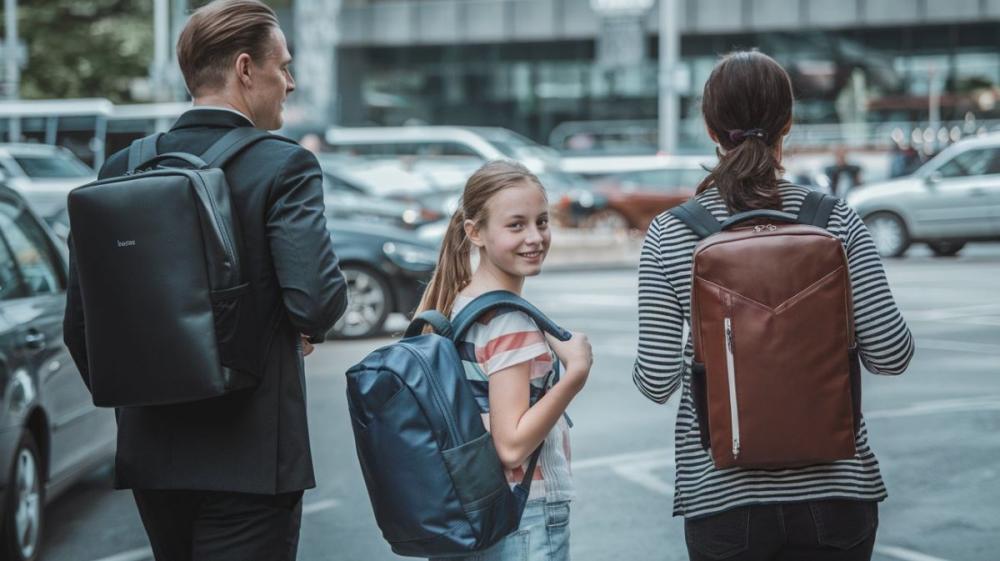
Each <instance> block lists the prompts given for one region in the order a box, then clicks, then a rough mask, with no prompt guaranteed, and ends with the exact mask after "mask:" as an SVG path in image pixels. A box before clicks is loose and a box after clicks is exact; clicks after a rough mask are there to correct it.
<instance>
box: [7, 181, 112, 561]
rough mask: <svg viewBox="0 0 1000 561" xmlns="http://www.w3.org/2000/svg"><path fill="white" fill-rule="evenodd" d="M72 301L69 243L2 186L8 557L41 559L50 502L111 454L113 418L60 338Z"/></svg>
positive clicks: (106, 459) (17, 560)
mask: <svg viewBox="0 0 1000 561" xmlns="http://www.w3.org/2000/svg"><path fill="white" fill-rule="evenodd" d="M65 303H66V252H65V245H64V244H62V243H61V242H59V241H58V240H57V239H56V238H54V237H53V235H52V233H51V231H50V230H49V229H48V228H47V227H46V226H45V225H44V223H43V222H42V221H41V220H40V219H39V218H38V217H37V215H36V214H35V213H34V212H32V211H31V210H29V209H28V205H27V203H26V202H25V200H24V198H23V197H22V196H21V195H19V194H18V193H17V192H15V191H14V190H12V189H9V188H6V187H0V391H2V392H3V401H2V406H0V483H2V485H0V489H2V493H0V495H2V496H0V499H2V503H0V504H2V505H3V509H2V513H0V516H2V525H0V528H2V532H0V550H2V553H0V557H2V558H3V559H11V560H16V561H26V560H34V559H37V558H38V555H39V549H40V547H41V540H42V529H43V527H44V520H43V510H42V507H43V506H44V504H45V503H46V501H48V500H51V499H52V498H54V497H56V496H57V495H58V494H59V493H61V492H62V491H64V490H65V489H67V488H68V487H69V486H70V485H71V484H72V483H74V482H75V481H77V480H78V479H80V478H81V477H82V476H84V475H87V474H88V473H89V472H91V471H93V470H94V469H95V468H97V467H100V466H104V465H107V464H108V463H109V462H110V460H111V458H112V457H113V455H114V450H115V435H116V427H115V418H114V415H113V413H112V412H111V410H108V409H98V408H96V407H94V406H93V404H92V401H91V397H90V392H88V391H87V388H86V386H85V385H84V383H83V380H82V379H81V377H80V373H79V372H78V371H77V369H76V366H75V365H74V363H73V360H72V358H71V357H70V355H69V351H68V350H67V348H66V346H65V345H64V344H63V329H62V318H63V311H64V309H65Z"/></svg>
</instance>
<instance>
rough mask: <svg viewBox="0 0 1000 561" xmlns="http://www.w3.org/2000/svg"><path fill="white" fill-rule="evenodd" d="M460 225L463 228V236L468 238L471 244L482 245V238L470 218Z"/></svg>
mask: <svg viewBox="0 0 1000 561" xmlns="http://www.w3.org/2000/svg"><path fill="white" fill-rule="evenodd" d="M462 225H463V227H464V228H465V237H467V238H469V241H470V242H472V245H474V246H476V247H483V240H482V238H480V237H479V228H478V227H477V226H476V223H475V222H473V221H472V220H466V221H465V222H464V223H463V224H462Z"/></svg>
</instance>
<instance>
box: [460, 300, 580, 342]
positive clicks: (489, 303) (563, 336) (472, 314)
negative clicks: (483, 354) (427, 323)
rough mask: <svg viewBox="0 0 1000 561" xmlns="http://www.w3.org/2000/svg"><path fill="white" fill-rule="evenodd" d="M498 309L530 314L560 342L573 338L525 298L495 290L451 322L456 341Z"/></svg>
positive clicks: (540, 327) (472, 303) (468, 306)
mask: <svg viewBox="0 0 1000 561" xmlns="http://www.w3.org/2000/svg"><path fill="white" fill-rule="evenodd" d="M498 308H513V309H515V310H518V311H521V312H524V313H526V314H528V316H529V317H531V319H532V320H534V322H535V323H536V324H537V325H538V327H539V329H541V330H542V331H545V332H547V333H550V334H552V336H553V337H555V338H557V339H559V340H560V341H568V340H569V339H570V337H572V334H571V333H570V332H569V331H566V330H565V329H563V328H561V327H559V326H558V325H556V324H555V323H554V322H553V321H552V320H550V319H549V318H548V317H546V316H545V314H543V313H542V312H541V311H540V310H539V309H538V308H536V307H534V306H533V305H531V303H529V302H528V301H527V300H525V299H524V298H521V297H520V296H518V295H516V294H514V293H513V292H508V291H506V290H494V291H492V292H487V293H486V294H482V295H480V296H478V297H476V299H475V300H473V301H472V302H469V303H468V304H467V305H466V306H465V308H462V311H461V312H459V313H458V315H457V316H455V320H454V321H452V322H451V325H452V335H453V338H454V340H456V341H457V340H459V339H461V338H462V336H463V335H465V332H466V331H468V330H469V328H470V327H472V324H473V323H475V321H476V320H477V319H478V318H479V317H480V316H482V315H483V314H485V313H486V312H489V311H491V310H495V309H498Z"/></svg>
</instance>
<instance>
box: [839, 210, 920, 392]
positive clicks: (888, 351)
mask: <svg viewBox="0 0 1000 561" xmlns="http://www.w3.org/2000/svg"><path fill="white" fill-rule="evenodd" d="M836 212H837V214H839V215H840V216H841V217H842V220H843V222H844V232H845V235H846V241H847V243H846V248H847V262H848V268H849V269H850V273H851V292H852V294H853V296H854V329H855V331H856V333H857V339H858V347H859V350H860V354H861V360H862V361H863V362H864V364H865V366H866V367H867V368H868V370H870V371H872V372H874V373H876V374H902V373H903V371H904V370H906V367H907V366H908V365H909V364H910V359H911V358H912V357H913V336H912V335H911V334H910V329H909V327H907V326H906V321H904V320H903V316H902V314H900V313H899V308H898V307H897V306H896V301H895V299H893V297H892V291H891V290H890V289H889V281H888V279H886V276H885V269H884V268H883V267H882V260H881V259H880V258H879V255H878V250H877V249H876V248H875V242H874V241H873V240H872V237H871V234H869V233H868V228H867V227H866V226H865V223H864V222H863V221H862V220H861V217H860V216H858V213H857V212H855V211H854V210H853V209H851V208H849V207H848V206H847V205H846V204H844V203H843V202H840V203H837V208H836Z"/></svg>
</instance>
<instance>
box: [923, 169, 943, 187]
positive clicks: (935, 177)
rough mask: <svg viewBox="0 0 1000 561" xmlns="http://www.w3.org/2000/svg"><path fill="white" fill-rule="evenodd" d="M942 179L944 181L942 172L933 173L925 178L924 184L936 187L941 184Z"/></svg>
mask: <svg viewBox="0 0 1000 561" xmlns="http://www.w3.org/2000/svg"><path fill="white" fill-rule="evenodd" d="M942 179H944V176H943V175H941V172H940V171H932V172H931V173H930V175H927V176H926V177H924V184H925V185H927V186H928V187H934V186H935V185H937V184H938V183H940V182H941V180H942Z"/></svg>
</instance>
